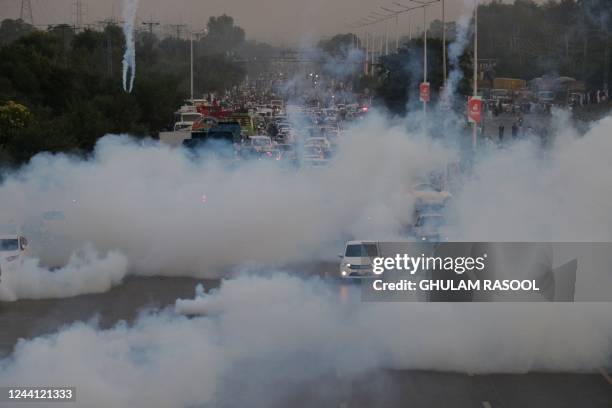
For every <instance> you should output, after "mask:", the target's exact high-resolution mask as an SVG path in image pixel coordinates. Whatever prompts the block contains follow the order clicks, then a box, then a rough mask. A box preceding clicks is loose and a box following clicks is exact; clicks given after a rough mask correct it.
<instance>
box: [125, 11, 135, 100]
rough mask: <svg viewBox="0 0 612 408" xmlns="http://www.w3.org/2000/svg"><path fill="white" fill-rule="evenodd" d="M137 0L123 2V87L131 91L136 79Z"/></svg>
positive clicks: (126, 90)
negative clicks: (135, 26)
mask: <svg viewBox="0 0 612 408" xmlns="http://www.w3.org/2000/svg"><path fill="white" fill-rule="evenodd" d="M137 10H138V0H124V2H123V20H124V23H123V34H124V36H125V54H124V55H123V89H124V90H125V92H129V93H131V92H132V90H133V89H134V79H136V43H135V39H134V24H135V22H136V11H137Z"/></svg>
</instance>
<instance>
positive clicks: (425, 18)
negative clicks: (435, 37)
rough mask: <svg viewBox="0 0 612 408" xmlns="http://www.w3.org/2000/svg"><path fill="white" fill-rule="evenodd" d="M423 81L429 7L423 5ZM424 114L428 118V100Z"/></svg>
mask: <svg viewBox="0 0 612 408" xmlns="http://www.w3.org/2000/svg"><path fill="white" fill-rule="evenodd" d="M423 82H424V83H425V82H427V7H423ZM423 114H424V115H425V117H426V118H425V120H427V101H423Z"/></svg>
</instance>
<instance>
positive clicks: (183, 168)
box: [0, 115, 454, 278]
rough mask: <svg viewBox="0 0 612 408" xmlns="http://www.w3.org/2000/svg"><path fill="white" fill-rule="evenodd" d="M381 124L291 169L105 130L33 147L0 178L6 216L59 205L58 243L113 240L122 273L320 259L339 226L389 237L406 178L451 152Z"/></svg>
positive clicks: (198, 273) (401, 214)
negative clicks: (79, 145) (97, 137)
mask: <svg viewBox="0 0 612 408" xmlns="http://www.w3.org/2000/svg"><path fill="white" fill-rule="evenodd" d="M389 125H390V123H389V122H388V121H386V120H385V119H384V118H383V117H382V116H379V115H373V116H372V117H371V118H370V119H369V120H368V121H366V122H363V123H362V124H361V126H360V128H359V129H353V130H352V131H350V132H348V134H347V135H346V136H344V137H343V140H341V141H340V148H339V153H338V155H337V157H335V158H334V160H333V161H332V162H330V164H329V166H327V167H325V168H319V169H301V170H299V171H287V170H285V171H282V170H281V169H279V167H278V166H276V165H275V163H267V162H262V161H250V162H244V163H243V164H240V165H238V166H237V167H235V168H228V164H227V162H224V161H222V160H218V159H214V158H210V159H202V160H199V161H198V160H191V159H190V158H189V157H188V155H186V154H185V152H184V151H183V150H182V149H172V148H169V147H167V146H163V145H161V144H158V143H156V142H153V141H144V142H137V141H134V140H131V139H129V138H127V137H120V136H108V137H106V138H104V139H102V140H101V141H100V142H99V143H98V145H97V146H96V149H95V152H94V155H93V158H92V159H90V160H86V161H81V160H77V159H74V158H70V157H68V156H64V155H56V156H53V155H48V154H45V155H39V156H37V157H36V158H35V159H34V160H32V162H31V163H30V164H29V165H28V166H26V167H25V168H23V169H22V170H21V171H19V172H18V173H17V174H14V175H13V176H11V177H9V178H8V179H7V180H6V181H5V183H4V184H3V185H2V186H0V199H1V200H2V202H3V214H4V215H9V214H10V215H11V216H12V218H16V219H22V220H23V219H28V218H36V217H40V214H43V213H45V212H47V211H50V210H59V211H61V212H62V213H63V214H64V215H65V219H64V220H61V221H57V222H55V223H54V225H52V226H49V227H48V229H49V230H52V231H51V232H49V233H50V234H51V233H53V234H54V235H53V237H54V238H53V242H54V243H55V246H58V247H60V248H59V250H60V251H63V252H64V253H65V254H69V253H70V252H71V251H72V250H74V249H75V248H77V247H79V246H80V245H82V244H83V243H85V242H88V243H92V244H93V245H94V246H95V248H96V249H98V250H99V251H103V252H106V251H112V250H119V251H121V253H123V254H125V256H126V257H127V258H128V260H129V263H130V267H131V272H133V273H138V274H145V275H168V276H177V275H180V276H195V277H208V278H214V277H218V276H221V275H222V274H223V273H224V272H225V271H226V270H227V268H229V267H232V266H236V265H240V264H242V263H244V262H255V263H267V264H270V263H272V264H277V263H280V264H282V263H285V262H294V261H304V260H313V259H315V260H321V259H327V258H329V257H331V256H334V254H335V253H337V251H338V250H339V248H340V247H341V246H342V245H343V244H344V242H345V240H346V237H347V236H359V237H367V238H368V239H377V238H380V239H388V238H390V237H398V236H399V232H400V230H401V228H402V225H405V224H406V223H408V222H409V221H410V220H411V217H412V202H411V198H410V194H409V192H410V189H411V187H412V186H413V185H414V184H415V183H416V182H418V180H419V177H425V176H427V175H428V174H429V173H430V172H431V171H433V170H436V169H439V168H442V169H443V168H444V167H445V163H446V162H448V161H452V160H454V154H453V152H452V151H450V150H448V149H446V148H444V147H442V146H440V145H438V144H436V143H434V142H431V141H427V140H426V139H425V138H424V137H422V136H420V135H414V134H413V135H410V134H406V132H405V131H404V130H403V128H402V127H400V126H396V125H392V126H391V128H388V127H389ZM203 195H206V197H207V200H206V202H205V203H204V202H202V199H201V198H202V196H203ZM32 246H33V248H34V247H35V246H36V242H33V244H32ZM35 252H38V251H35ZM39 253H43V255H41V257H42V259H41V260H42V262H43V263H45V262H46V261H47V260H46V259H45V256H44V251H40V252H39Z"/></svg>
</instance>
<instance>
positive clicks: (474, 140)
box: [472, 0, 478, 149]
mask: <svg viewBox="0 0 612 408" xmlns="http://www.w3.org/2000/svg"><path fill="white" fill-rule="evenodd" d="M473 96H474V97H476V96H478V0H474V95H473ZM472 125H473V129H472V148H473V149H476V144H477V141H478V124H477V123H476V121H474V123H473V124H472Z"/></svg>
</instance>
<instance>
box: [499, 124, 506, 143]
mask: <svg viewBox="0 0 612 408" xmlns="http://www.w3.org/2000/svg"><path fill="white" fill-rule="evenodd" d="M504 130H505V129H504V125H503V124H501V125H499V142H500V143H501V142H503V141H504Z"/></svg>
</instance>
